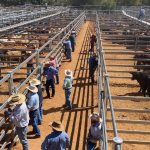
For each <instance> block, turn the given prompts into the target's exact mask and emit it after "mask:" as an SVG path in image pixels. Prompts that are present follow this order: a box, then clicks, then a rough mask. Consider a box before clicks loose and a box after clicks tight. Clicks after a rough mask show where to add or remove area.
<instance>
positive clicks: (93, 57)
mask: <svg viewBox="0 0 150 150" xmlns="http://www.w3.org/2000/svg"><path fill="white" fill-rule="evenodd" d="M97 66H98V60H97V56H96V54H95V53H94V54H91V56H90V58H89V78H91V80H92V83H94V82H95V81H94V73H95V70H96V68H97Z"/></svg>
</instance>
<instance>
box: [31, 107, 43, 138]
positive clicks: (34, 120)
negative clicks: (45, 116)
mask: <svg viewBox="0 0 150 150" xmlns="http://www.w3.org/2000/svg"><path fill="white" fill-rule="evenodd" d="M29 115H30V121H31V125H32V126H33V131H34V132H35V134H36V135H41V134H40V129H39V128H38V116H39V110H38V109H36V110H33V111H30V112H29Z"/></svg>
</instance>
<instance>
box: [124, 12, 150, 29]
mask: <svg viewBox="0 0 150 150" xmlns="http://www.w3.org/2000/svg"><path fill="white" fill-rule="evenodd" d="M122 13H123V15H125V16H126V17H129V18H130V19H133V20H135V21H138V22H140V23H143V24H144V25H147V26H150V23H149V22H146V21H144V20H139V19H138V18H136V17H133V16H131V15H129V14H127V13H126V12H125V10H122Z"/></svg>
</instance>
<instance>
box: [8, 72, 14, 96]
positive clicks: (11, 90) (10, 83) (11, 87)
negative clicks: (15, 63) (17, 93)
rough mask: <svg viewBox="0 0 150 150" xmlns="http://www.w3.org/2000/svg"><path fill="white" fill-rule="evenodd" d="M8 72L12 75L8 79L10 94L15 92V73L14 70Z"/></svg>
mask: <svg viewBox="0 0 150 150" xmlns="http://www.w3.org/2000/svg"><path fill="white" fill-rule="evenodd" d="M8 74H9V75H10V77H9V79H8V88H9V95H12V93H13V73H12V71H9V72H8Z"/></svg>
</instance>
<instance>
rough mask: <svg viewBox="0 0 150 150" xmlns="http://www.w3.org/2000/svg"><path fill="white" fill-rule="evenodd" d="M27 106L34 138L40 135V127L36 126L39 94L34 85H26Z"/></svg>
mask: <svg viewBox="0 0 150 150" xmlns="http://www.w3.org/2000/svg"><path fill="white" fill-rule="evenodd" d="M27 89H28V94H27V107H28V109H29V116H30V121H31V125H32V126H33V132H34V133H35V138H39V137H40V136H41V133H40V129H39V128H38V116H39V96H38V94H37V92H38V89H37V87H36V86H33V85H30V86H28V87H27Z"/></svg>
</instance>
